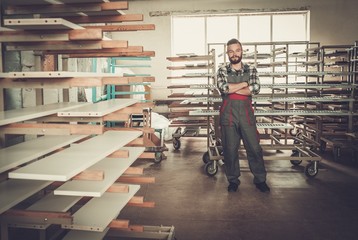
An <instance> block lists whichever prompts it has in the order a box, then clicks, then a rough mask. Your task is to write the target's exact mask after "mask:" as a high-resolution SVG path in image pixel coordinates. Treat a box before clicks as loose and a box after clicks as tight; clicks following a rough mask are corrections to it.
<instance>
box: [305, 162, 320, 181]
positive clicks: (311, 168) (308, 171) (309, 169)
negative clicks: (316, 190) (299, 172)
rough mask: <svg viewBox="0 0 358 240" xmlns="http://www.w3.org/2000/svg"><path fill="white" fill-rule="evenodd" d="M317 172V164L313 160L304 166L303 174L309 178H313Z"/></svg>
mask: <svg viewBox="0 0 358 240" xmlns="http://www.w3.org/2000/svg"><path fill="white" fill-rule="evenodd" d="M317 174H318V168H317V165H316V164H314V163H313V162H310V163H308V164H307V166H306V167H305V175H306V176H307V177H309V178H313V177H315V176H316V175H317Z"/></svg>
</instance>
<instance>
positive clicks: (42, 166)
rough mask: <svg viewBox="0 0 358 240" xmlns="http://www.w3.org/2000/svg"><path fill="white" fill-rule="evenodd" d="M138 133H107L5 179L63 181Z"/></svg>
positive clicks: (33, 164)
mask: <svg viewBox="0 0 358 240" xmlns="http://www.w3.org/2000/svg"><path fill="white" fill-rule="evenodd" d="M141 134H142V132H140V131H128V132H123V131H108V132H105V133H104V134H103V135H100V136H96V137H93V138H91V139H89V140H86V141H84V142H81V143H79V144H76V146H72V147H70V148H67V149H65V150H63V151H61V152H59V153H55V154H52V155H51V156H49V157H46V158H43V159H41V160H38V161H36V162H34V163H31V164H29V165H27V166H25V167H22V168H19V169H17V170H15V171H13V172H10V173H9V178H16V179H32V180H50V181H67V180H69V179H71V178H72V177H74V176H75V175H76V174H78V173H80V172H82V171H83V170H85V169H87V168H88V167H90V166H92V165H93V164H95V163H97V162H98V161H99V160H101V159H103V158H105V157H106V156H108V155H109V154H111V153H112V152H114V151H116V150H118V149H120V148H121V147H123V146H124V145H125V144H126V143H128V142H129V141H131V140H133V139H136V138H137V137H139V136H140V135H141Z"/></svg>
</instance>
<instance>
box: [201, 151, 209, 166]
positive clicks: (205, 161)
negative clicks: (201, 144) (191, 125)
mask: <svg viewBox="0 0 358 240" xmlns="http://www.w3.org/2000/svg"><path fill="white" fill-rule="evenodd" d="M202 159H203V162H204V163H205V164H207V163H208V162H209V161H210V156H209V151H207V152H205V153H204V154H203V158H202Z"/></svg>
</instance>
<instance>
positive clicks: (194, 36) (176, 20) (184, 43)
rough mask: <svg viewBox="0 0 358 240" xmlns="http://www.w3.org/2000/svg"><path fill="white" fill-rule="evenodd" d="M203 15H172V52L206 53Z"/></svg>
mask: <svg viewBox="0 0 358 240" xmlns="http://www.w3.org/2000/svg"><path fill="white" fill-rule="evenodd" d="M204 20H205V19H204V17H173V22H172V24H173V25H172V29H173V30H172V31H173V34H172V43H173V47H172V53H173V55H175V54H178V53H195V54H197V55H203V54H206V50H205V21H204Z"/></svg>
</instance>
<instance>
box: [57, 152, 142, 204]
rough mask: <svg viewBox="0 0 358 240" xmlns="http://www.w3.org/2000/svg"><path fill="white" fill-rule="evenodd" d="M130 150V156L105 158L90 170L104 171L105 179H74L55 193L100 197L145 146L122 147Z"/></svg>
mask: <svg viewBox="0 0 358 240" xmlns="http://www.w3.org/2000/svg"><path fill="white" fill-rule="evenodd" d="M122 149H125V150H128V151H129V157H128V158H105V159H103V160H101V161H99V162H98V163H96V164H94V165H93V166H91V167H90V168H88V170H102V171H104V179H103V181H86V180H72V181H69V182H66V183H64V184H63V185H62V186H60V187H59V188H57V189H56V190H55V191H54V193H55V195H67V196H88V197H100V196H102V195H103V193H104V192H106V190H107V189H108V188H109V187H111V185H112V184H113V183H114V182H115V181H116V180H117V179H118V177H119V176H121V175H122V174H123V173H124V172H125V171H126V170H127V169H128V168H129V166H130V165H132V164H133V162H134V161H135V160H137V158H138V157H139V156H140V154H142V153H143V152H144V148H143V147H137V148H122Z"/></svg>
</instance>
